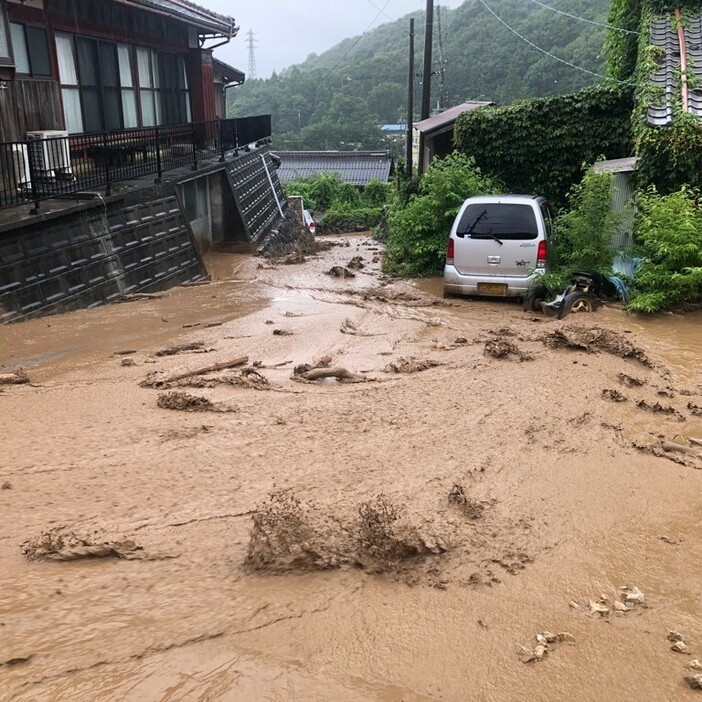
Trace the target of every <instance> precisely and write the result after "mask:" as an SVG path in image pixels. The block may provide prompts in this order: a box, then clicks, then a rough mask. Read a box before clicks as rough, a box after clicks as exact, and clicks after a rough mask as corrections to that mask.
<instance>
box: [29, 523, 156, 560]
mask: <svg viewBox="0 0 702 702" xmlns="http://www.w3.org/2000/svg"><path fill="white" fill-rule="evenodd" d="M142 550H143V549H142V547H141V546H139V545H137V544H136V543H135V542H134V541H131V540H125V541H105V542H101V543H96V542H94V541H93V540H91V539H88V538H83V537H80V536H77V535H76V534H75V533H74V532H72V531H68V530H67V529H66V528H65V527H56V528H54V529H49V530H48V531H45V532H42V533H41V534H40V535H39V536H38V537H36V538H32V539H28V540H27V541H25V542H23V543H22V544H21V545H20V551H21V553H22V555H23V556H24V557H25V558H27V560H30V561H77V560H83V559H88V558H125V559H134V558H141V557H142V554H141V553H140V552H141V551H142Z"/></svg>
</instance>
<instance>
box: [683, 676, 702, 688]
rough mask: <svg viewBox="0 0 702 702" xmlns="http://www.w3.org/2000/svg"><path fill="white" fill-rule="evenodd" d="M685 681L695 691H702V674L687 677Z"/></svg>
mask: <svg viewBox="0 0 702 702" xmlns="http://www.w3.org/2000/svg"><path fill="white" fill-rule="evenodd" d="M684 680H685V682H686V683H687V684H688V685H689V686H690V687H691V688H692V689H693V690H702V674H700V675H687V676H685V678H684Z"/></svg>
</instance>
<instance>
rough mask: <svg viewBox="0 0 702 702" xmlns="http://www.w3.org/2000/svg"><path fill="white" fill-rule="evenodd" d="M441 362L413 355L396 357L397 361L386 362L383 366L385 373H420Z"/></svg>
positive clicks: (440, 364) (439, 364)
mask: <svg viewBox="0 0 702 702" xmlns="http://www.w3.org/2000/svg"><path fill="white" fill-rule="evenodd" d="M442 365H443V363H439V361H433V360H431V359H428V358H427V359H423V360H420V359H417V358H415V357H414V356H410V357H409V358H398V359H397V361H395V362H393V363H388V365H387V366H385V369H384V370H385V372H386V373H407V374H411V373H421V372H422V371H425V370H429V369H430V368H436V367H437V366H442Z"/></svg>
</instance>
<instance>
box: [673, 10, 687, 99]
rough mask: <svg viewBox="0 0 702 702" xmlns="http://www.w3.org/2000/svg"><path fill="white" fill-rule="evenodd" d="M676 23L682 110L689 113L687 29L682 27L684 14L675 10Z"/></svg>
mask: <svg viewBox="0 0 702 702" xmlns="http://www.w3.org/2000/svg"><path fill="white" fill-rule="evenodd" d="M675 23H676V24H677V25H678V42H679V44H680V79H681V82H682V85H681V92H682V109H683V112H687V111H688V105H689V101H688V100H689V99H688V85H687V47H686V46H685V29H684V28H683V25H682V14H681V13H680V10H678V9H676V10H675Z"/></svg>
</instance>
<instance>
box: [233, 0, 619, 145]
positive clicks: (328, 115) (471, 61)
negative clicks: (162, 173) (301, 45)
mask: <svg viewBox="0 0 702 702" xmlns="http://www.w3.org/2000/svg"><path fill="white" fill-rule="evenodd" d="M486 1H487V3H488V5H489V6H490V7H491V8H492V9H493V10H494V12H495V13H496V14H498V15H499V16H500V17H501V18H502V19H503V20H504V21H505V22H507V23H508V24H509V25H510V26H511V27H512V28H514V29H515V30H516V31H518V32H519V33H520V34H522V35H523V36H524V37H526V38H528V39H529V40H530V41H531V42H533V43H534V44H536V45H538V46H539V47H541V48H543V49H545V50H547V51H549V52H551V53H553V54H554V55H556V56H558V57H560V58H562V59H564V60H566V61H568V62H570V63H572V64H575V65H577V66H579V67H581V68H584V69H587V70H589V71H594V72H595V73H602V72H604V61H603V59H602V57H601V53H602V44H603V42H604V36H605V30H604V29H603V28H602V27H600V26H598V25H597V24H589V23H586V22H581V21H578V20H576V19H573V18H571V17H568V16H566V15H564V14H558V13H556V12H553V11H552V10H549V9H546V8H544V7H543V6H542V5H543V4H549V5H551V6H552V7H555V8H557V9H559V10H561V11H563V12H567V13H570V14H573V15H577V16H580V17H584V18H586V19H590V20H593V21H595V22H604V21H605V18H606V14H607V8H608V5H609V0H543V2H541V0H540V2H535V0H486ZM540 3H541V4H540ZM411 16H414V17H415V31H416V35H417V36H416V40H415V46H416V73H421V66H422V45H423V32H424V13H423V12H417V13H414V14H413V15H407V16H406V17H403V18H401V19H400V20H398V21H397V22H387V23H385V24H381V25H380V26H378V27H376V28H375V29H372V30H371V31H369V32H367V33H366V34H365V35H363V36H362V37H360V38H359V37H353V38H349V39H345V40H344V41H342V42H341V43H339V44H337V45H336V46H334V47H333V48H332V49H330V50H329V51H326V52H325V53H323V54H321V55H319V56H317V55H314V54H313V55H311V56H309V57H308V58H307V60H306V61H305V62H304V63H302V64H299V65H295V66H291V67H290V68H287V69H285V70H284V71H282V72H281V73H280V74H277V75H276V74H273V76H271V78H268V79H266V80H251V81H247V82H246V83H245V84H244V85H243V86H241V87H240V88H237V89H236V90H231V91H229V99H230V106H229V112H230V114H231V115H232V116H244V115H253V114H260V113H271V114H272V115H273V130H274V135H275V144H276V146H277V147H278V148H302V149H357V148H371V149H372V148H379V147H382V146H384V145H386V144H385V142H384V137H383V134H382V132H381V131H380V130H379V129H378V125H380V124H385V123H396V122H399V121H404V118H405V117H404V116H405V114H406V107H405V105H406V94H407V92H406V91H407V88H406V83H407V51H408V50H407V44H408V36H407V29H408V27H409V18H410V17H411ZM439 25H440V27H441V28H440V31H439ZM433 53H434V67H433V70H434V71H435V72H437V75H435V76H434V79H433V85H432V105H433V106H434V107H436V106H437V104H438V102H439V100H440V82H439V76H438V72H439V71H440V68H441V64H440V58H441V57H443V59H444V64H443V65H444V69H445V93H444V97H443V104H442V106H443V107H450V106H452V105H456V104H458V103H460V102H464V101H466V100H493V101H495V102H497V103H499V104H505V103H509V102H512V101H514V100H517V99H519V98H525V97H533V96H543V95H552V94H557V93H568V92H573V91H575V90H578V89H580V88H582V87H584V86H586V85H589V84H591V83H593V82H596V81H597V78H596V77H595V76H592V75H590V74H588V73H585V72H582V71H579V70H576V69H575V68H572V67H570V66H567V65H565V64H563V63H559V62H558V61H555V60H554V59H552V58H550V57H548V56H546V55H544V54H543V53H540V52H539V51H538V50H536V49H534V48H533V47H532V46H530V45H529V44H528V43H527V42H526V41H524V40H523V39H520V38H519V37H517V36H515V35H514V34H513V33H511V32H510V31H509V30H508V29H507V28H506V27H505V26H503V25H502V24H501V23H500V22H499V21H498V20H497V19H496V18H495V17H494V16H493V15H491V14H490V13H489V12H488V11H487V10H486V9H485V7H484V6H483V5H482V4H481V3H480V2H479V1H478V0H467V1H466V2H465V3H464V4H463V5H461V6H460V7H458V8H456V9H450V8H446V7H441V8H439V7H438V6H437V9H436V11H435V18H434V51H433ZM420 90H421V80H420V78H417V79H416V83H415V92H416V96H417V101H416V112H417V113H418V111H419V92H420Z"/></svg>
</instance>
